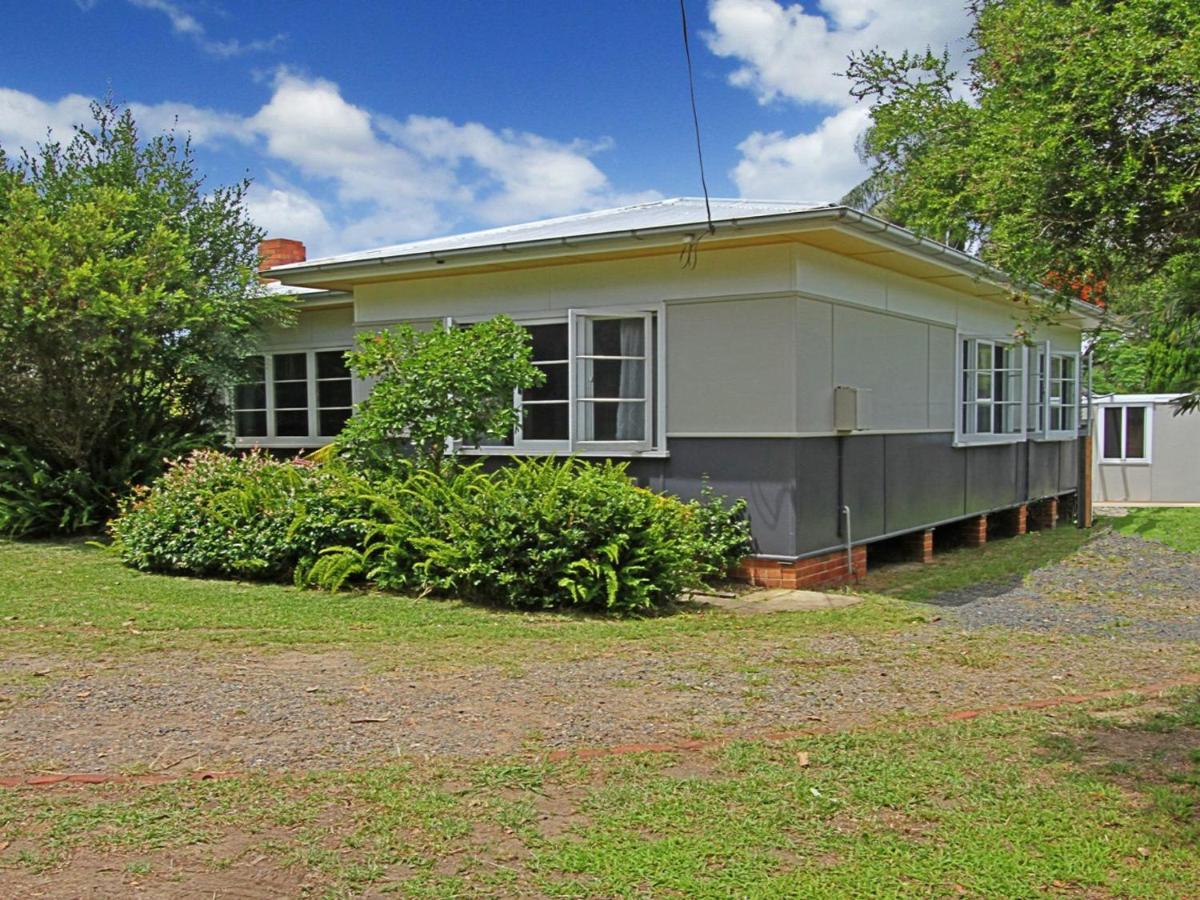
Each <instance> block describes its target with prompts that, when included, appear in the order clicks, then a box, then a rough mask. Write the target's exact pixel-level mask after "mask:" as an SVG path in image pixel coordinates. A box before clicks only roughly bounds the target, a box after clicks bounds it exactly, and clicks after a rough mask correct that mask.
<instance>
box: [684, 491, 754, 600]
mask: <svg viewBox="0 0 1200 900" xmlns="http://www.w3.org/2000/svg"><path fill="white" fill-rule="evenodd" d="M691 506H692V507H693V508H694V510H695V512H694V515H695V517H696V521H697V522H698V524H699V526H700V538H699V542H698V544H697V546H696V548H695V551H694V553H695V556H696V559H697V560H698V561H699V563H700V564H701V566H702V571H703V574H704V577H705V578H727V577H728V576H729V575H730V573H732V572H733V570H734V569H735V568H736V567H737V564H738V563H739V562H741V561H742V559H744V558H745V557H746V556H748V555H749V554H750V553H752V552H753V551H754V539H753V537H751V534H750V521H749V519H747V518H746V501H745V499H743V498H739V499H737V500H735V501H734V502H733V503H730V504H729V505H726V502H725V498H724V497H720V496H718V495H717V493H716V492H715V491H714V490H713V489H712V486H711V485H710V484H709V483H708V481H707V479H706V480H705V482H704V484H703V486H702V487H701V488H700V500H699V501H694V502H693V503H692V504H691Z"/></svg>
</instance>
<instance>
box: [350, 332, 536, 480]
mask: <svg viewBox="0 0 1200 900" xmlns="http://www.w3.org/2000/svg"><path fill="white" fill-rule="evenodd" d="M531 353H532V347H531V344H530V337H529V332H528V331H526V330H525V329H524V328H522V327H521V326H520V325H517V324H516V323H515V322H513V321H512V320H511V319H509V318H507V317H505V316H497V317H496V318H494V319H491V320H489V321H487V322H481V323H479V324H477V325H471V326H469V327H465V328H433V329H431V330H429V331H417V330H415V329H414V328H412V327H411V326H409V325H399V326H397V327H395V328H392V329H391V330H389V331H382V332H379V333H378V334H363V335H359V338H358V349H357V350H353V351H351V352H350V353H349V354H347V356H346V359H347V361H348V363H349V366H350V369H351V371H352V372H353V373H354V374H355V375H356V376H357V377H359V378H363V379H369V380H374V382H375V384H374V387H373V388H372V390H371V396H370V397H369V398H368V399H367V400H366V401H365V402H363V403H362V404H361V405H360V407H359V409H358V411H357V412H356V413H355V414H354V416H353V417H352V418H351V419H350V421H349V422H348V423H347V425H346V428H345V430H344V431H343V432H342V435H341V437H340V438H339V440H338V443H339V444H340V445H341V447H342V448H343V449H345V450H346V451H347V452H348V453H349V455H350V456H352V457H354V458H356V459H358V460H359V461H361V462H364V463H367V464H370V465H374V466H379V467H384V468H387V467H390V466H392V465H394V464H395V463H396V462H397V461H398V460H401V459H413V460H414V461H415V462H416V463H417V464H418V465H421V466H424V467H427V468H428V469H430V470H431V471H433V472H441V471H442V465H443V463H444V461H445V459H446V449H447V446H448V445H449V443H450V441H451V440H463V441H466V442H468V443H474V442H478V441H480V440H482V439H483V438H485V437H492V438H503V437H504V436H505V435H508V434H510V433H512V431H513V429H514V428H516V426H517V424H518V412H517V410H516V408H515V407H514V405H513V394H514V392H515V391H518V390H521V389H524V388H531V387H536V386H537V385H539V384H541V383H542V381H543V380H544V379H545V377H546V376H545V373H543V372H542V371H541V369H539V368H537V367H536V366H534V365H533V364H532V363H531V362H530V356H531Z"/></svg>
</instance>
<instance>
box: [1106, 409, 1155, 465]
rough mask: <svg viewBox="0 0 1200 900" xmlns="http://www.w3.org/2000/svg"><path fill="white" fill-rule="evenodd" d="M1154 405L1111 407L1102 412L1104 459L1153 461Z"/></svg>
mask: <svg viewBox="0 0 1200 900" xmlns="http://www.w3.org/2000/svg"><path fill="white" fill-rule="evenodd" d="M1150 421H1151V415H1150V407H1149V406H1108V405H1105V406H1103V407H1102V408H1101V414H1100V461H1101V462H1107V463H1149V462H1150Z"/></svg>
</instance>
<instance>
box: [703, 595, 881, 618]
mask: <svg viewBox="0 0 1200 900" xmlns="http://www.w3.org/2000/svg"><path fill="white" fill-rule="evenodd" d="M691 599H692V600H693V601H694V602H696V603H702V604H704V605H705V606H716V607H719V608H721V609H727V610H729V611H730V612H732V613H736V614H737V615H739V616H756V615H760V614H762V613H776V612H806V611H809V610H814V609H841V608H842V607H844V606H853V605H854V604H856V603H860V602H862V598H861V597H855V596H854V595H853V594H826V593H823V592H821V591H793V590H787V589H786V588H774V589H772V590H769V591H754V592H752V593H749V594H741V595H739V596H737V597H721V596H717V595H715V594H692V597H691Z"/></svg>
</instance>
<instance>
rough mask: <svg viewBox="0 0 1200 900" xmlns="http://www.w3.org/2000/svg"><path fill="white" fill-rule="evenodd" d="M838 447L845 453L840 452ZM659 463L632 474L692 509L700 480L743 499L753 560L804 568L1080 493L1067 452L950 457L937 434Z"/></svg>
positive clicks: (1067, 448) (953, 450)
mask: <svg viewBox="0 0 1200 900" xmlns="http://www.w3.org/2000/svg"><path fill="white" fill-rule="evenodd" d="M839 445H840V446H839ZM669 449H670V452H671V455H670V457H669V458H666V459H638V460H633V461H632V462H631V463H630V466H629V470H630V474H632V475H634V476H636V477H637V478H638V479H639V480H640V481H642V482H643V483H645V484H647V485H648V486H650V487H653V488H655V489H656V490H663V491H670V492H671V493H674V494H678V495H679V496H681V497H684V498H693V497H697V496H699V494H700V487H701V484H702V481H703V479H704V477H705V476H707V477H708V480H709V482H710V483H711V484H712V486H713V488H714V489H715V490H716V491H717V492H718V493H721V494H725V495H727V496H730V497H745V498H746V499H747V501H748V502H749V506H750V520H751V525H752V528H753V531H754V537H755V541H756V543H757V551H758V552H759V553H763V554H767V555H771V556H785V557H787V556H802V555H804V554H805V553H812V552H815V551H817V550H822V549H825V548H828V547H831V546H835V545H837V544H839V543H840V542H842V541H844V540H845V538H844V536H843V535H842V530H841V528H842V523H841V515H840V512H839V509H840V506H841V505H842V504H846V505H848V506H849V507H850V510H851V516H852V522H853V531H854V534H853V538H854V542H855V543H859V542H861V541H865V540H870V539H871V538H874V537H879V536H881V535H888V534H895V533H897V532H901V531H907V530H911V529H916V528H920V527H922V526H924V525H931V524H934V523H937V522H944V521H947V520H949V519H955V518H960V517H963V516H969V515H973V514H975V513H982V512H987V511H989V510H993V509H1000V508H1003V507H1007V506H1014V505H1016V504H1018V503H1021V502H1023V501H1025V500H1034V499H1038V498H1041V497H1049V496H1052V495H1055V494H1062V493H1067V492H1069V491H1072V490H1074V489H1075V483H1076V463H1075V459H1076V444H1075V442H1074V441H1045V442H1043V441H1026V442H1023V443H1017V444H999V445H991V446H977V447H954V446H953V436H952V435H951V434H949V433H945V434H941V433H935V434H929V433H922V434H887V435H860V436H854V435H849V436H846V437H842V438H838V437H812V438H672V439H671V440H670V446H669Z"/></svg>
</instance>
